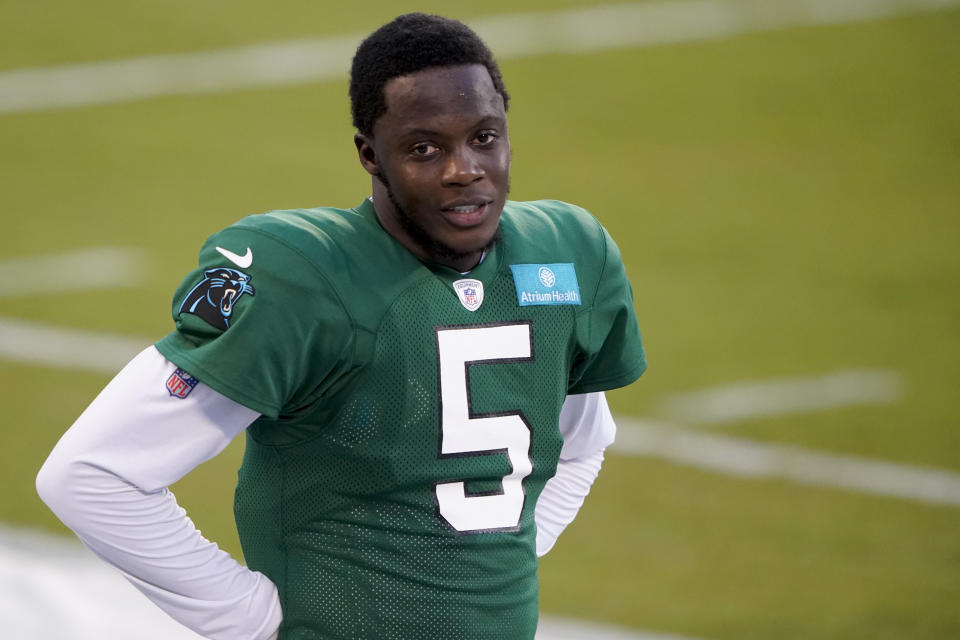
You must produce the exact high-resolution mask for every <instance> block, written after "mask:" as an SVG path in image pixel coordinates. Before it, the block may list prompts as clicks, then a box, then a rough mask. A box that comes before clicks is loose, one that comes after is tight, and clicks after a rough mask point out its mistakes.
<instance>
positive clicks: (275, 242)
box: [156, 201, 646, 640]
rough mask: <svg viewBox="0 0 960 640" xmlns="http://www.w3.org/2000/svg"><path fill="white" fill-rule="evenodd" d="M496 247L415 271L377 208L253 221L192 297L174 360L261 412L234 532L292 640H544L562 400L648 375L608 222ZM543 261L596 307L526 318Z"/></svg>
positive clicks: (570, 222) (533, 212) (507, 233)
mask: <svg viewBox="0 0 960 640" xmlns="http://www.w3.org/2000/svg"><path fill="white" fill-rule="evenodd" d="M500 229H501V233H502V240H501V241H500V242H499V243H498V244H497V245H495V246H494V248H493V249H492V250H491V252H490V253H489V255H488V256H487V258H486V259H485V260H484V261H483V262H482V263H481V264H480V265H479V266H478V267H477V268H476V269H474V270H473V271H472V272H471V273H470V274H468V275H467V276H463V275H461V274H459V273H457V272H455V271H453V270H450V269H448V268H446V267H442V266H438V265H431V264H425V263H422V262H420V261H419V260H417V259H416V258H415V257H414V256H413V255H412V254H410V253H409V252H408V251H407V250H406V249H404V248H403V247H402V246H401V245H400V244H399V243H398V242H396V240H394V239H393V238H392V237H391V236H389V235H388V234H387V233H385V232H384V231H383V230H382V228H381V227H380V226H379V224H378V222H377V220H376V215H375V213H374V210H373V205H372V203H370V202H369V201H364V203H362V204H361V205H360V206H359V207H356V208H354V209H350V210H338V209H329V208H319V209H308V210H295V211H282V212H272V213H269V214H262V215H257V216H250V217H248V218H245V219H243V220H241V221H240V222H238V223H236V224H235V225H233V226H231V227H229V228H227V229H226V230H224V231H222V232H220V233H218V234H215V235H214V236H212V237H211V238H210V239H209V240H208V241H207V242H206V243H205V245H204V247H203V248H202V250H201V253H200V261H199V268H198V269H197V270H196V271H194V272H193V273H191V274H190V275H189V276H188V277H187V278H186V279H185V280H184V282H183V284H182V285H181V287H180V288H179V289H178V291H177V293H176V294H175V296H174V301H173V312H174V319H175V322H176V325H177V330H176V331H174V332H173V333H171V334H170V335H168V336H167V337H165V338H164V339H163V340H161V341H160V342H158V343H157V345H156V346H157V348H158V350H159V351H160V352H161V353H163V355H164V356H165V357H167V358H168V359H169V360H171V361H172V362H174V363H176V364H177V365H178V366H179V367H181V368H183V369H184V370H185V371H187V372H188V373H189V374H191V375H193V376H195V377H197V378H199V379H200V380H202V381H203V382H204V383H206V384H208V385H209V386H211V387H213V388H214V389H216V390H217V391H219V392H221V393H223V394H224V395H226V396H228V397H230V398H232V399H234V400H236V401H237V402H240V403H241V404H245V405H246V406H248V407H250V408H252V409H255V410H256V411H258V412H260V413H261V414H263V415H262V417H261V418H260V419H258V420H257V421H256V422H255V423H254V424H253V425H251V427H250V428H249V429H248V430H247V443H246V450H245V453H244V459H243V463H242V466H241V469H240V472H239V482H238V485H237V490H236V500H235V514H236V520H237V527H238V531H239V534H240V538H241V543H242V545H243V551H244V555H245V558H246V561H247V564H248V566H250V568H252V569H255V570H258V571H262V572H263V573H265V574H266V575H267V576H269V577H270V578H271V579H272V580H273V581H274V582H275V583H276V584H277V587H278V589H279V592H280V595H281V602H282V606H283V611H284V621H283V624H282V625H281V629H280V638H281V640H288V639H292V638H297V639H301V638H303V639H306V638H414V637H416V638H449V639H456V638H463V639H465V640H474V639H481V638H491V639H495V638H503V639H507V638H509V639H511V640H515V639H519V638H533V635H534V632H535V629H536V622H537V578H536V567H537V559H536V555H535V535H536V531H535V524H534V505H535V504H536V500H537V497H538V496H539V494H540V491H541V490H542V488H543V486H544V484H545V483H546V481H547V480H548V479H549V478H550V477H551V476H553V474H554V472H555V470H556V464H557V459H558V457H559V453H560V449H561V446H562V444H563V443H562V437H561V436H560V433H559V430H558V428H557V418H558V415H559V411H560V407H561V405H562V403H563V399H564V398H565V397H566V395H567V394H571V393H586V392H590V391H600V390H605V389H612V388H616V387H619V386H623V385H626V384H629V383H630V382H632V381H633V380H635V379H636V378H637V377H639V376H640V374H641V373H642V372H643V370H644V369H645V367H646V361H645V357H644V353H643V348H642V346H641V342H640V334H639V329H638V328H637V322H636V318H635V315H634V310H633V296H632V291H631V288H630V285H629V283H628V281H627V278H626V274H625V270H624V267H623V264H622V261H621V259H620V255H619V251H618V249H617V247H616V245H615V244H614V243H613V240H612V239H611V238H610V237H609V235H608V234H607V233H606V231H605V230H604V229H603V228H602V227H601V226H600V224H599V223H598V222H597V221H596V220H595V219H594V218H593V217H592V216H591V215H590V214H588V213H587V212H585V211H583V210H582V209H579V208H577V207H573V206H572V205H568V204H565V203H560V202H555V201H538V202H527V203H520V202H508V203H507V205H506V206H505V208H504V211H503V215H502V217H501V222H500ZM247 248H249V249H250V252H248V254H247V255H251V256H252V261H251V262H250V263H249V265H247V264H246V263H245V262H243V261H241V260H237V259H236V258H238V257H239V256H240V254H241V253H242V252H244V251H245V250H246V249H247ZM224 249H226V250H227V251H226V252H224V251H223V250H224ZM231 255H232V256H233V258H230V256H231ZM241 264H242V265H243V266H242V267H241V268H242V269H243V271H240V269H235V268H234V267H238V266H240V265H241ZM547 264H572V265H573V269H574V271H575V274H576V275H575V280H576V284H577V286H578V287H579V291H580V300H579V304H533V305H529V306H520V304H519V303H518V301H519V293H518V287H517V283H516V282H515V280H514V275H513V272H512V271H511V266H515V265H547ZM465 277H466V278H470V279H474V280H478V281H480V282H481V283H482V292H483V294H482V295H483V299H482V303H481V304H480V306H479V308H477V309H476V310H475V311H470V310H468V309H467V308H465V305H464V304H462V303H461V301H460V299H459V298H458V296H457V293H456V292H455V290H454V287H453V283H454V282H456V281H458V280H461V279H463V278H465ZM203 283H207V284H205V285H204V287H205V288H204V289H203V291H202V293H204V296H205V298H204V297H201V296H199V294H198V293H197V289H198V287H200V285H201V284H203ZM231 291H232V293H229V292H231ZM225 292H227V293H225ZM198 300H199V302H196V301H198ZM188 301H193V302H191V303H190V304H191V305H194V306H193V308H194V311H197V310H198V309H200V305H209V306H210V307H212V310H211V309H207V311H205V312H203V313H199V312H194V311H190V310H189V309H190V308H191V307H190V306H188V305H187V304H186V303H187V302H188ZM210 314H213V317H211V315H210ZM217 314H219V317H217ZM225 314H226V315H225ZM223 323H227V328H224V327H223V326H221V325H222V324H223ZM214 325H218V326H214Z"/></svg>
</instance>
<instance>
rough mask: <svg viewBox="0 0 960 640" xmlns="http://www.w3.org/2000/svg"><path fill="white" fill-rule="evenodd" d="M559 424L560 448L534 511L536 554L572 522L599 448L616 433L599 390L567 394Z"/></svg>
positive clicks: (597, 466)
mask: <svg viewBox="0 0 960 640" xmlns="http://www.w3.org/2000/svg"><path fill="white" fill-rule="evenodd" d="M559 427H560V433H561V434H562V435H563V449H562V450H561V451H560V461H559V462H558V463H557V473H556V475H554V476H553V477H552V478H550V480H548V481H547V484H546V486H544V488H543V491H542V492H541V493H540V497H539V498H538V499H537V505H536V508H535V510H534V520H535V521H536V523H537V555H538V556H542V555H544V554H546V553H547V552H548V551H550V549H552V548H553V545H554V543H555V542H556V541H557V538H558V537H559V536H560V534H561V533H562V532H563V530H564V529H565V528H566V527H567V525H569V524H570V523H571V522H573V519H574V518H575V517H576V515H577V512H578V511H579V510H580V507H581V506H583V501H584V499H585V498H586V496H587V494H588V493H589V492H590V487H591V486H592V485H593V481H594V480H596V478H597V474H598V473H600V466H601V464H602V463H603V450H604V448H605V447H607V446H608V445H610V444H611V443H612V442H613V439H614V436H615V434H616V424H614V422H613V416H612V415H611V414H610V409H609V407H608V406H607V399H606V396H605V395H604V394H603V393H602V392H600V393H587V394H583V395H573V396H567V398H566V401H565V402H564V403H563V408H562V410H561V412H560V424H559Z"/></svg>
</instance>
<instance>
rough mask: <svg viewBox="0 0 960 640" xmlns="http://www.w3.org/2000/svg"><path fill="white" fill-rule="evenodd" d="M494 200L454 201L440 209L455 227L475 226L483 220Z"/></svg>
mask: <svg viewBox="0 0 960 640" xmlns="http://www.w3.org/2000/svg"><path fill="white" fill-rule="evenodd" d="M491 204H493V201H492V200H482V201H473V202H463V203H459V202H458V203H453V204H451V205H449V206H446V207H442V208H441V209H440V211H441V213H443V217H444V218H445V219H446V220H447V222H449V223H450V224H452V225H453V226H455V227H474V226H476V225H478V224H480V223H481V222H483V221H484V220H485V219H486V217H487V212H488V211H489V209H490V205H491Z"/></svg>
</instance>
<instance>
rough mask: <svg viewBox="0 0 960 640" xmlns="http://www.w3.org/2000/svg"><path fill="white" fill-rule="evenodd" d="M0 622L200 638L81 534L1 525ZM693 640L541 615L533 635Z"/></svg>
mask: <svg viewBox="0 0 960 640" xmlns="http://www.w3.org/2000/svg"><path fill="white" fill-rule="evenodd" d="M0 620H2V621H3V622H2V623H0V626H2V628H3V637H4V638H30V639H31V640H62V639H63V638H70V639H71V640H103V639H104V638H123V639H124V640H198V639H199V638H200V636H198V635H197V634H195V633H193V632H192V631H190V630H188V629H187V628H186V627H182V626H180V625H179V624H177V623H175V622H173V620H171V619H170V618H168V617H167V616H166V615H165V614H164V613H162V612H161V611H160V609H158V608H156V607H155V606H153V605H152V604H151V603H150V602H149V601H148V600H147V599H146V598H145V597H144V596H142V595H141V594H140V593H139V592H137V590H136V589H134V588H133V587H132V586H131V585H130V584H128V583H127V581H126V580H124V579H123V578H122V577H121V576H120V574H119V573H118V572H116V571H115V570H113V569H112V568H110V567H109V566H107V565H106V564H105V563H103V562H102V561H100V560H98V559H97V558H96V557H95V556H94V555H93V554H92V553H90V552H89V551H87V550H86V549H84V548H83V547H82V546H81V545H80V544H79V542H76V541H74V540H69V539H62V538H57V537H54V536H50V535H47V534H44V533H40V532H37V531H28V530H24V529H12V528H0ZM584 638H590V639H591V640H691V639H684V638H681V637H680V636H675V635H669V634H661V633H649V632H645V631H641V630H635V629H626V628H623V627H614V626H609V625H595V624H591V623H589V622H586V621H584V620H572V619H569V618H554V617H551V616H544V617H543V618H542V619H541V628H540V629H539V630H538V631H537V640H573V639H577V640H582V639H584Z"/></svg>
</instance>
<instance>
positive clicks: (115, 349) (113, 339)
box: [0, 317, 151, 374]
mask: <svg viewBox="0 0 960 640" xmlns="http://www.w3.org/2000/svg"><path fill="white" fill-rule="evenodd" d="M150 344H151V341H150V340H149V339H147V338H132V337H125V336H117V335H114V334H110V333H102V332H98V331H84V330H81V329H66V328H63V327H52V326H49V325H43V324H38V323H36V322H26V321H24V320H17V319H14V318H2V317H0V358H3V359H4V360H13V361H16V362H25V363H27V364H34V365H41V366H50V367H62V368H67V369H80V370H83V371H93V372H96V373H111V374H112V373H116V372H118V371H119V370H120V369H121V368H122V367H123V365H125V364H126V363H127V362H129V361H130V359H131V358H133V356H135V355H136V354H137V353H139V352H140V351H142V350H143V349H144V348H146V347H147V346H149V345H150Z"/></svg>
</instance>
